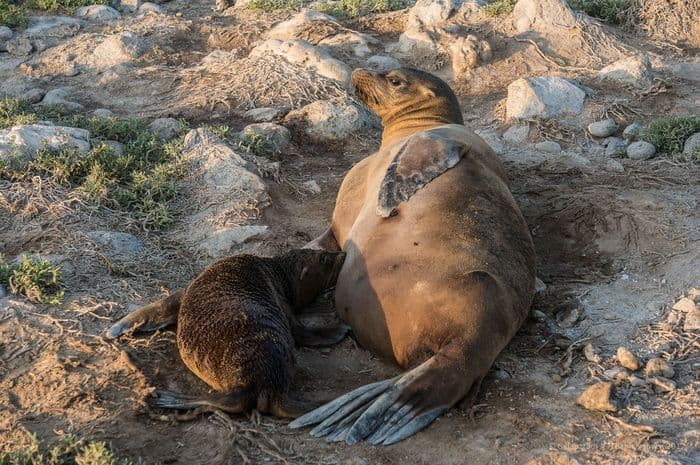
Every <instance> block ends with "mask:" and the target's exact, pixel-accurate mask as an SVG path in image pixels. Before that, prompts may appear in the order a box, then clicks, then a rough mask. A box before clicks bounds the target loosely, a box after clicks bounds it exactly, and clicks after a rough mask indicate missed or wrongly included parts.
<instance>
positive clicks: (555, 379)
mask: <svg viewBox="0 0 700 465" xmlns="http://www.w3.org/2000/svg"><path fill="white" fill-rule="evenodd" d="M552 382H554V383H561V376H559V375H558V374H556V373H554V374H553V375H552Z"/></svg>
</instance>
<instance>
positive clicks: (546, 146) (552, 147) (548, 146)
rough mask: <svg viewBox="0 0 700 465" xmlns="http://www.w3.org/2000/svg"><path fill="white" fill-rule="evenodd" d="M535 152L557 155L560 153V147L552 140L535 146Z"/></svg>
mask: <svg viewBox="0 0 700 465" xmlns="http://www.w3.org/2000/svg"><path fill="white" fill-rule="evenodd" d="M535 150H537V151H540V152H545V153H559V152H561V145H559V144H558V143H556V142H554V141H553V140H545V141H542V142H538V143H537V144H535Z"/></svg>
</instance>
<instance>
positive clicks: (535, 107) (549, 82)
mask: <svg viewBox="0 0 700 465" xmlns="http://www.w3.org/2000/svg"><path fill="white" fill-rule="evenodd" d="M585 97H586V93H585V92H584V91H582V90H581V89H579V88H578V87H577V86H575V85H574V84H572V83H571V82H569V81H568V80H566V79H564V78H560V77H557V76H543V77H534V78H521V79H518V80H516V81H513V82H511V83H510V85H508V99H507V101H506V117H507V118H508V119H511V118H529V117H532V116H540V117H546V118H553V117H557V116H562V115H566V114H579V113H581V110H582V109H583V101H584V99H585Z"/></svg>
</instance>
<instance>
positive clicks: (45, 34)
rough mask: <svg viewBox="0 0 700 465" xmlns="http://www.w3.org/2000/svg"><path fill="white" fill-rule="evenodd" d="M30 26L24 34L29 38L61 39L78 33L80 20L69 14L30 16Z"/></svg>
mask: <svg viewBox="0 0 700 465" xmlns="http://www.w3.org/2000/svg"><path fill="white" fill-rule="evenodd" d="M29 20H30V23H31V25H30V27H28V28H27V29H25V31H24V35H25V36H26V37H28V38H29V39H47V38H54V39H63V38H66V37H73V36H74V35H76V34H77V33H78V31H79V30H80V27H81V25H82V24H84V23H83V22H82V21H81V20H79V19H76V18H71V17H69V16H30V17H29Z"/></svg>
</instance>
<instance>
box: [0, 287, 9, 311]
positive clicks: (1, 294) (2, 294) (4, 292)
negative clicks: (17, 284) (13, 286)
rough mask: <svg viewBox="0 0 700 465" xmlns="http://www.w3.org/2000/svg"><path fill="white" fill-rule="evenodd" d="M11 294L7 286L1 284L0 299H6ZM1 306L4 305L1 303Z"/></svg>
mask: <svg viewBox="0 0 700 465" xmlns="http://www.w3.org/2000/svg"><path fill="white" fill-rule="evenodd" d="M8 295H9V292H8V291H7V288H6V287H5V286H3V285H2V284H0V299H4V298H5V297H7V296H8ZM0 308H2V305H0Z"/></svg>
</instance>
